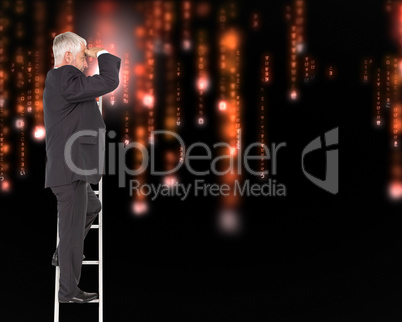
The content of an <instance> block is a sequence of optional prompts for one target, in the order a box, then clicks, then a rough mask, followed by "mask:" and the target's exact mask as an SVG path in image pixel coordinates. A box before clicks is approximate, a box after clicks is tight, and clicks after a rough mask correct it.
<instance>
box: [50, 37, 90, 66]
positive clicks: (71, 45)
mask: <svg viewBox="0 0 402 322" xmlns="http://www.w3.org/2000/svg"><path fill="white" fill-rule="evenodd" d="M81 45H84V46H86V45H87V41H86V40H85V39H84V38H82V37H80V36H78V35H77V34H75V33H73V32H71V31H67V32H65V33H62V34H59V35H57V36H56V37H54V39H53V56H54V65H55V66H56V65H58V64H60V63H61V62H62V61H63V58H64V54H65V53H66V51H70V52H71V53H72V54H73V57H75V56H76V55H77V54H78V53H79V52H80V50H81Z"/></svg>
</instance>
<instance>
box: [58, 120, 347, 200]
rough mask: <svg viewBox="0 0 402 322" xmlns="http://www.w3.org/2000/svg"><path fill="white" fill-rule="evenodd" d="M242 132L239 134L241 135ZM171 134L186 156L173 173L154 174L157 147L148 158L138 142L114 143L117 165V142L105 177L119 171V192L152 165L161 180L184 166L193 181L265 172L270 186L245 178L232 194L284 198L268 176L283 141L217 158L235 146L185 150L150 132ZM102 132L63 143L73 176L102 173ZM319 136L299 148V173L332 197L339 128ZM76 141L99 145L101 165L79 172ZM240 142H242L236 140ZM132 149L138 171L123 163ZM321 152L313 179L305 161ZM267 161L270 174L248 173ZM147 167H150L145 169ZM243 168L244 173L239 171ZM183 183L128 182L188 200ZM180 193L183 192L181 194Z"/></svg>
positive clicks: (220, 189) (222, 189) (219, 191)
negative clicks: (321, 174) (320, 169)
mask: <svg viewBox="0 0 402 322" xmlns="http://www.w3.org/2000/svg"><path fill="white" fill-rule="evenodd" d="M240 133H241V132H240ZM157 134H159V135H171V136H173V137H175V138H176V139H177V141H178V142H179V143H180V145H181V147H182V150H183V154H184V151H186V153H185V156H184V158H183V160H181V161H180V162H178V164H177V165H176V167H175V168H173V169H171V170H168V171H158V170H157V169H156V168H155V163H154V160H155V157H154V156H155V146H154V144H153V143H151V144H150V153H151V157H150V156H149V152H148V149H147V148H146V147H145V146H143V145H142V144H140V143H138V142H131V143H130V144H127V145H126V144H123V143H118V144H117V146H118V153H117V154H118V160H117V161H118V162H117V164H116V159H115V152H116V148H115V145H116V143H109V154H108V160H109V162H108V163H109V167H108V170H109V171H108V174H112V175H115V174H116V166H117V170H118V174H117V175H118V179H119V187H125V184H126V180H125V179H126V176H127V175H132V176H136V175H139V174H141V173H143V172H144V171H146V169H147V168H148V166H150V172H151V174H152V175H159V176H169V175H172V174H174V173H175V172H177V171H178V169H180V167H182V166H185V167H186V168H187V170H188V171H189V173H191V174H193V175H194V176H197V177H200V176H201V177H202V176H205V175H208V174H210V173H213V174H215V175H217V176H222V175H225V174H228V173H231V174H234V173H235V174H236V173H237V174H241V173H242V171H243V170H246V172H247V173H249V174H251V175H255V176H261V178H264V177H265V176H266V175H268V173H269V174H270V177H269V178H268V182H266V183H264V184H258V183H255V184H250V181H249V180H248V179H247V180H245V182H238V181H236V182H235V185H234V187H233V188H234V193H235V194H236V193H237V192H238V193H239V195H242V196H243V195H244V196H272V195H273V196H286V190H287V189H286V187H285V185H284V184H282V183H276V180H275V179H274V180H272V179H271V176H275V175H277V171H278V170H277V167H278V152H279V150H281V149H284V148H286V147H287V144H286V142H282V143H280V144H276V143H272V144H271V147H270V148H269V147H268V146H266V145H265V144H261V143H260V142H255V143H252V144H250V145H249V146H248V147H247V148H246V149H244V150H243V147H242V146H241V143H239V146H238V147H237V149H238V150H237V153H229V154H226V155H225V154H224V155H218V156H216V157H215V158H214V157H213V154H214V153H213V151H212V150H213V149H214V148H218V147H227V150H228V151H232V149H233V147H231V146H230V145H229V144H227V143H225V142H219V143H216V144H214V145H213V148H212V149H211V148H210V147H209V146H208V145H206V144H205V143H202V142H196V143H193V144H192V145H190V146H189V147H188V148H187V149H186V147H185V143H184V141H183V139H182V138H181V137H180V136H179V135H178V134H176V133H174V132H170V131H164V130H159V131H153V133H152V135H157ZM104 136H105V132H102V131H99V133H98V132H96V131H93V130H83V131H79V132H77V133H75V134H74V135H72V136H71V137H70V139H69V140H68V141H67V144H66V146H65V150H64V156H65V161H66V163H67V165H68V167H69V168H70V170H71V171H73V172H75V173H77V174H80V175H93V174H98V173H99V174H104V170H105V168H104V158H103V155H104V152H105V137H104ZM108 137H109V138H111V139H113V138H115V137H116V134H115V132H113V131H110V132H109V133H108ZM321 140H322V139H321V136H318V137H316V138H315V139H314V140H312V141H311V142H309V143H308V144H307V145H306V146H305V147H304V149H303V151H302V154H301V170H302V171H303V174H304V175H305V177H306V178H307V179H308V180H310V181H311V182H312V183H313V184H315V185H316V186H318V187H319V188H321V189H323V190H325V191H327V192H329V193H331V194H333V195H335V194H337V193H338V192H339V182H338V177H339V160H338V159H339V155H338V149H337V148H336V146H337V145H338V143H339V131H338V127H337V128H334V129H332V130H330V131H327V132H326V133H325V134H324V135H323V143H322V142H321ZM75 141H78V142H79V143H84V146H83V147H82V148H85V146H87V144H85V143H91V144H97V146H98V152H99V156H98V161H99V165H98V167H97V168H93V169H80V168H79V167H77V166H76V165H75V164H74V162H73V159H72V146H73V144H74V142H75ZM240 142H241V141H240ZM195 147H198V148H202V149H203V150H204V153H203V154H201V155H198V154H196V155H195V154H194V153H193V148H195ZM254 147H260V148H262V149H264V151H265V156H262V155H260V156H257V155H250V154H251V149H252V148H254ZM131 149H136V150H138V151H139V152H140V153H141V156H142V158H141V166H140V167H139V168H137V169H130V168H129V167H127V164H126V162H125V161H126V160H125V155H126V153H127V152H128V151H129V150H131ZM319 149H325V150H326V166H325V169H326V170H325V178H324V179H321V178H317V177H315V176H313V175H312V174H311V173H309V172H308V171H307V170H306V167H305V158H306V156H307V155H308V154H309V153H312V152H313V151H316V150H319ZM235 158H236V162H234V159H235ZM221 159H227V160H228V161H229V164H230V165H229V167H228V168H227V169H225V170H224V171H221V170H219V169H218V167H217V164H218V162H219V161H220V160H221ZM261 159H265V160H270V167H271V168H270V171H268V170H265V171H264V172H261V171H255V170H253V169H252V168H251V166H250V164H249V161H250V160H261ZM193 160H206V161H208V160H209V161H211V162H210V163H209V166H210V169H208V170H203V171H197V170H195V169H194V168H193V167H192V165H191V162H192V161H193ZM149 162H150V164H149ZM243 167H244V169H243ZM181 185H183V184H181V183H179V182H177V181H175V182H174V183H173V184H172V183H170V184H166V183H163V184H159V185H158V187H153V186H152V184H149V185H147V184H145V183H143V184H140V181H138V180H134V179H133V180H130V190H131V191H132V190H136V191H138V190H140V189H142V190H144V189H145V190H146V191H148V192H145V190H144V191H142V193H143V194H147V193H148V194H151V192H152V193H153V194H155V196H159V195H165V196H171V195H174V194H172V191H178V192H177V195H180V196H185V197H187V196H188V195H189V191H190V189H191V188H192V185H191V184H190V185H189V187H187V189H186V187H182V186H181ZM180 188H181V190H180ZM194 189H195V190H194V193H195V195H196V196H197V195H198V193H199V192H198V191H202V189H204V190H205V191H208V194H211V195H212V196H218V195H221V196H225V195H228V194H229V192H228V190H230V189H231V188H230V187H229V186H228V185H225V184H223V185H220V186H219V185H218V184H216V183H215V184H208V183H205V182H204V180H196V181H195V183H194ZM180 191H184V192H186V191H187V192H186V193H179V192H180ZM200 194H202V195H204V196H206V195H207V194H206V192H203V193H201V192H200Z"/></svg>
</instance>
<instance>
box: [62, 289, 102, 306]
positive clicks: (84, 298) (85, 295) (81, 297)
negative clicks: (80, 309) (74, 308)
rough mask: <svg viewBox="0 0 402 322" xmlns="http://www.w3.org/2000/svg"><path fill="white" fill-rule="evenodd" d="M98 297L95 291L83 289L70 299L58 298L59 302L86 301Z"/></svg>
mask: <svg viewBox="0 0 402 322" xmlns="http://www.w3.org/2000/svg"><path fill="white" fill-rule="evenodd" d="M97 298H98V294H97V293H87V292H84V291H81V290H80V292H79V293H78V294H77V295H76V296H74V297H73V298H71V299H70V300H59V302H60V303H80V304H82V303H88V302H89V301H93V300H96V299H97Z"/></svg>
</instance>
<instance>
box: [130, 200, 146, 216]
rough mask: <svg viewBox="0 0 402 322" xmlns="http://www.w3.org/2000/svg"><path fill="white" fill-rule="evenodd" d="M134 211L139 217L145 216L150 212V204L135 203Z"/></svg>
mask: <svg viewBox="0 0 402 322" xmlns="http://www.w3.org/2000/svg"><path fill="white" fill-rule="evenodd" d="M132 210H133V212H134V214H135V215H137V216H141V215H144V214H146V213H147V212H148V204H147V203H146V202H145V201H134V202H133V208H132Z"/></svg>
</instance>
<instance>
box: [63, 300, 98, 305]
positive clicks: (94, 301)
mask: <svg viewBox="0 0 402 322" xmlns="http://www.w3.org/2000/svg"><path fill="white" fill-rule="evenodd" d="M73 303H75V302H72V301H71V302H67V303H64V304H73ZM86 303H99V299H96V300H92V301H88V302H86Z"/></svg>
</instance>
